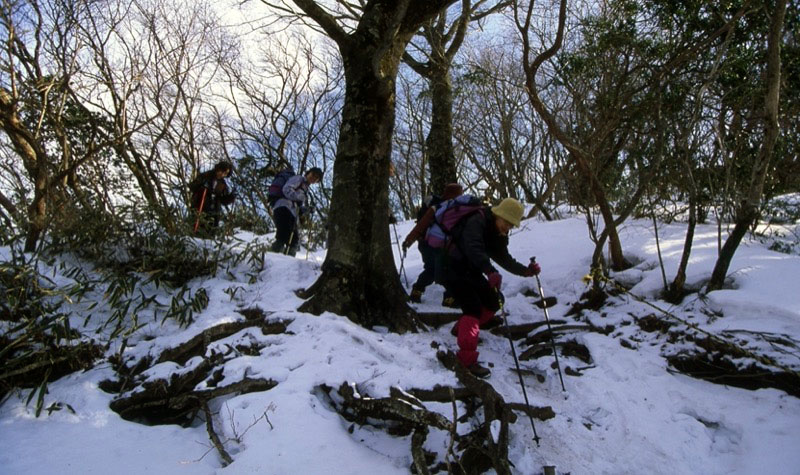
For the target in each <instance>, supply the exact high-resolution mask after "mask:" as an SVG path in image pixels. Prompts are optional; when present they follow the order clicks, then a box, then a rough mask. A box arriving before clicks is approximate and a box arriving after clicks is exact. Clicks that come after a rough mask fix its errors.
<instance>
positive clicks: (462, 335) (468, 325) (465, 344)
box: [445, 198, 541, 378]
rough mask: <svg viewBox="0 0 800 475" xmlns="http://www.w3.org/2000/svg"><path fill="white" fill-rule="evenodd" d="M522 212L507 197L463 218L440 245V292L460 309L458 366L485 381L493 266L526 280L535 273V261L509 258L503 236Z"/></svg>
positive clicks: (494, 295)
mask: <svg viewBox="0 0 800 475" xmlns="http://www.w3.org/2000/svg"><path fill="white" fill-rule="evenodd" d="M523 212H524V207H523V206H522V204H521V203H520V202H519V201H517V200H515V199H514V198H506V199H504V200H503V201H501V202H500V204H498V205H497V206H494V207H492V208H489V207H481V208H479V209H477V210H476V211H475V212H473V213H471V214H468V215H465V216H464V217H463V218H461V219H460V221H459V222H458V223H457V224H456V225H455V226H454V227H453V228H452V231H451V233H450V234H451V241H450V242H449V243H448V244H447V245H446V246H445V249H446V250H447V251H446V252H447V253H448V256H447V257H448V263H447V269H446V273H445V287H446V288H447V289H448V290H449V291H450V292H451V293H452V294H453V296H454V297H455V298H456V301H458V302H459V304H460V305H461V310H462V311H463V315H462V316H461V318H459V320H458V322H457V323H456V326H455V327H454V329H453V332H454V333H455V334H456V335H457V337H458V340H457V341H458V352H457V353H456V356H457V357H458V361H459V362H460V363H461V364H462V365H463V366H464V367H465V368H467V369H468V370H469V371H470V372H471V373H472V374H473V375H475V376H478V377H481V378H485V377H488V376H489V374H490V372H489V370H488V369H487V368H485V367H483V366H481V365H480V364H478V351H477V349H478V334H479V333H480V328H482V327H483V328H487V327H488V325H492V324H494V323H498V322H497V320H500V317H496V316H495V312H497V311H498V310H499V309H500V305H501V302H500V300H499V299H500V292H499V291H500V284H501V283H502V281H503V277H502V275H501V274H500V273H499V272H498V271H497V269H496V268H495V267H494V266H493V265H492V261H494V262H496V263H497V264H498V265H499V266H500V267H502V268H503V269H505V270H507V271H508V272H511V273H512V274H515V275H519V276H524V277H530V276H533V275H537V274H538V273H539V272H540V270H541V269H540V267H539V265H538V264H536V263H535V262H531V263H530V264H529V265H527V266H526V265H524V264H521V263H520V262H518V261H516V260H515V259H514V258H513V257H512V256H511V255H510V254H509V253H508V232H509V231H510V230H511V228H512V227H517V226H519V224H520V220H521V219H522V214H523Z"/></svg>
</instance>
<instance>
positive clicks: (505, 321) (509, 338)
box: [497, 290, 539, 447]
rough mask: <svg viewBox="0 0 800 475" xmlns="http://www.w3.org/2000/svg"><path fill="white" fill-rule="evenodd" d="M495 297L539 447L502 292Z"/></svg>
mask: <svg viewBox="0 0 800 475" xmlns="http://www.w3.org/2000/svg"><path fill="white" fill-rule="evenodd" d="M497 299H498V300H499V301H500V315H502V317H503V324H504V327H505V331H506V337H508V343H509V344H510V345H511V356H513V357H514V364H515V365H516V367H517V376H518V377H519V386H520V387H521V388H522V396H523V397H524V398H525V407H527V408H528V410H527V411H525V412H526V413H527V414H528V420H529V421H531V429H533V440H534V442H536V446H537V447H539V436H538V435H537V434H536V424H534V423H533V416H532V415H531V411H532V410H533V409H531V404H530V403H529V402H528V392H527V391H526V390H525V383H524V382H523V381H522V370H521V369H520V367H519V359H518V358H517V350H516V348H514V340H512V339H511V330H510V329H509V328H508V318H507V317H508V314H507V313H506V308H505V305H504V303H505V298H504V297H503V294H502V293H500V290H497Z"/></svg>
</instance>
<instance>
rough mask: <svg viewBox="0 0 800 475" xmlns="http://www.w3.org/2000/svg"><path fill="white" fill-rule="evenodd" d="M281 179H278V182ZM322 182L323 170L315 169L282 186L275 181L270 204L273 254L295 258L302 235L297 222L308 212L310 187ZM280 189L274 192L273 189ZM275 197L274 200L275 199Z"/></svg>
mask: <svg viewBox="0 0 800 475" xmlns="http://www.w3.org/2000/svg"><path fill="white" fill-rule="evenodd" d="M279 177H280V174H278V177H276V180H277V179H278V178H279ZM320 181H322V170H321V169H319V168H317V167H313V168H310V169H309V170H308V171H307V172H306V173H305V174H303V175H294V176H292V177H291V178H288V179H286V182H285V183H284V184H282V186H280V183H279V184H277V186H276V183H275V181H273V184H272V185H270V195H271V197H270V202H271V204H272V210H273V219H274V220H275V227H276V228H277V231H276V232H275V242H274V243H272V247H271V250H272V251H273V252H279V253H285V254H288V255H290V256H294V255H295V254H296V253H297V247H298V245H299V243H300V233H299V232H297V220H298V219H299V218H300V217H301V216H302V215H303V214H305V212H306V200H307V199H308V187H309V186H310V185H313V184H315V183H319V182H320ZM273 187H275V188H278V190H277V191H276V192H274V193H273V192H272V188H273ZM273 196H274V199H273Z"/></svg>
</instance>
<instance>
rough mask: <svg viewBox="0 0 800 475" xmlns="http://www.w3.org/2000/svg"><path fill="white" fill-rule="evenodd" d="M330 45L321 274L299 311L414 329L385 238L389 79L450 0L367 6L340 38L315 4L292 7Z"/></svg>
mask: <svg viewBox="0 0 800 475" xmlns="http://www.w3.org/2000/svg"><path fill="white" fill-rule="evenodd" d="M294 1H295V3H296V4H297V5H298V6H299V7H300V8H302V9H303V10H304V11H305V12H306V13H307V14H309V15H310V16H312V18H314V20H315V21H317V22H318V23H320V25H321V26H322V27H323V28H324V29H325V31H326V33H328V34H329V35H330V36H331V38H333V39H334V41H336V43H337V44H338V46H339V50H340V52H341V54H342V59H343V63H344V69H345V101H344V106H343V108H342V125H341V128H340V132H339V143H338V146H337V151H336V161H335V163H334V167H333V193H332V195H331V208H330V215H329V228H330V229H329V232H330V236H329V248H328V254H327V257H326V259H325V262H324V263H323V265H322V275H321V276H320V277H319V279H318V280H317V281H316V282H315V283H314V284H313V285H312V286H311V287H310V288H309V289H308V290H307V292H306V293H307V295H309V296H310V299H309V300H307V301H306V302H305V303H304V304H303V305H302V306H301V307H300V310H301V311H305V312H310V313H314V314H320V313H322V312H325V311H330V312H334V313H337V314H339V315H345V316H347V317H348V318H349V319H351V320H352V321H354V322H356V323H358V324H360V325H362V326H365V327H367V328H370V327H373V326H376V325H380V326H386V327H388V328H389V329H390V330H393V331H398V332H404V331H407V330H413V329H416V319H415V313H414V311H413V310H412V309H411V308H410V307H409V306H408V305H407V303H406V293H405V290H404V289H403V286H402V284H401V283H400V278H399V276H398V274H397V271H396V268H395V263H394V256H393V253H392V244H391V240H390V236H389V216H388V212H387V210H388V209H389V161H390V157H391V149H392V142H391V139H392V131H393V129H394V118H395V80H396V77H397V69H398V66H399V64H400V59H401V57H402V54H403V51H404V50H405V47H406V45H407V44H408V42H409V41H410V40H411V37H412V35H413V34H414V32H415V31H416V30H417V29H418V28H419V27H420V26H421V25H422V23H423V22H424V21H426V20H427V19H429V18H431V17H432V16H433V15H435V14H437V13H438V12H439V11H440V10H441V9H443V8H445V7H446V6H447V5H448V4H449V3H451V2H452V0H417V1H409V0H404V1H400V2H396V1H388V0H386V1H371V2H368V3H367V6H366V7H365V8H364V13H363V14H362V16H361V19H360V21H359V25H358V28H357V29H356V31H355V32H353V33H352V34H346V33H345V32H344V31H343V30H342V29H341V27H339V26H338V24H336V20H335V18H333V17H332V16H330V15H328V14H326V13H325V12H324V11H322V9H320V8H318V7H317V6H316V4H315V3H314V2H309V1H307V0H302V1H301V0H294Z"/></svg>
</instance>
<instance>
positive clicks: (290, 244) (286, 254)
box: [283, 226, 297, 256]
mask: <svg viewBox="0 0 800 475" xmlns="http://www.w3.org/2000/svg"><path fill="white" fill-rule="evenodd" d="M295 227H297V226H295ZM292 239H294V229H292V232H291V233H289V240H288V241H286V247H284V248H283V255H284V256H288V255H289V248H290V247H292Z"/></svg>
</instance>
